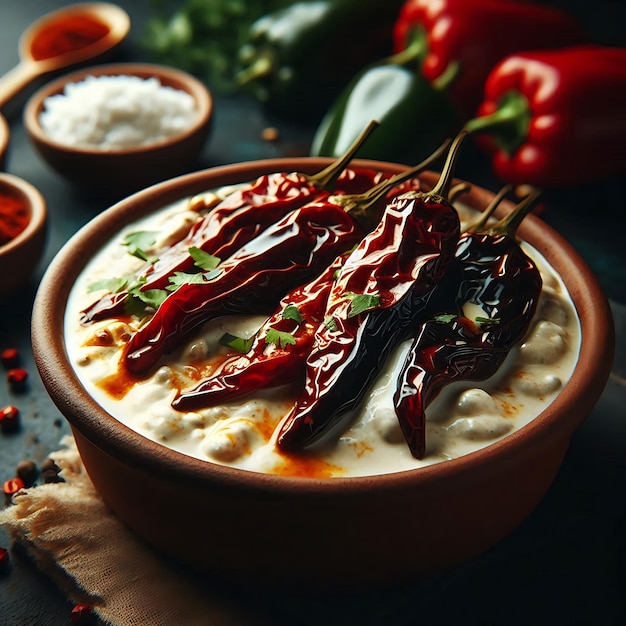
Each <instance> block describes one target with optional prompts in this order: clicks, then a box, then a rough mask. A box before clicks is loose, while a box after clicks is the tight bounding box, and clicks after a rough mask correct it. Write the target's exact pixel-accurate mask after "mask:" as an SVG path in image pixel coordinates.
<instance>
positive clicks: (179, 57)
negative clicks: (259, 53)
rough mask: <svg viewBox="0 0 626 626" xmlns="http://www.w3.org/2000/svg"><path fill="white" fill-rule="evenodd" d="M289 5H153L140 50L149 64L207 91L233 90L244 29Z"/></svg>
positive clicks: (247, 0)
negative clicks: (197, 81) (178, 72)
mask: <svg viewBox="0 0 626 626" xmlns="http://www.w3.org/2000/svg"><path fill="white" fill-rule="evenodd" d="M288 4H290V0H265V1H262V0H186V2H184V3H183V4H182V5H181V3H180V2H175V1H174V0H153V2H152V6H153V10H154V16H153V17H152V18H150V19H149V20H148V22H147V24H146V29H145V32H144V33H143V35H142V37H141V39H140V45H141V47H142V48H143V49H144V51H145V52H146V53H148V54H149V55H150V56H151V57H152V58H153V59H154V60H155V61H158V62H161V63H165V64H167V65H172V66H174V67H178V68H180V69H183V70H186V71H188V72H190V73H192V74H194V75H196V76H197V77H199V78H201V79H203V80H205V81H206V82H207V83H208V84H209V85H210V87H211V88H212V89H215V90H216V91H221V92H224V93H227V92H231V91H234V90H235V88H236V85H235V83H234V75H235V71H236V70H235V66H236V62H237V54H238V50H239V48H240V47H241V46H242V45H243V43H244V41H245V38H246V37H247V34H248V29H249V27H250V25H251V24H252V23H253V22H254V21H255V20H256V19H258V18H259V17H260V16H261V15H264V14H265V13H267V12H269V11H273V10H275V9H279V8H281V7H284V6H287V5H288Z"/></svg>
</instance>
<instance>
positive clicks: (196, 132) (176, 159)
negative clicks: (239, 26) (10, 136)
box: [24, 63, 213, 197]
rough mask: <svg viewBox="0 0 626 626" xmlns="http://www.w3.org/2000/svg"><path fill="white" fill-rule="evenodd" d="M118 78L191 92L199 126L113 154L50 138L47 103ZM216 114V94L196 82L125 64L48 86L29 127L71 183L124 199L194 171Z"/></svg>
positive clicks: (27, 113) (32, 107) (31, 109)
mask: <svg viewBox="0 0 626 626" xmlns="http://www.w3.org/2000/svg"><path fill="white" fill-rule="evenodd" d="M117 75H130V76H138V77H140V78H142V79H147V78H151V77H156V78H158V79H159V81H160V83H161V84H162V85H163V86H167V87H172V88H174V89H179V90H182V91H185V92H187V93H188V94H190V95H191V96H192V97H193V99H194V100H195V103H196V108H197V113H198V115H197V118H196V120H195V122H194V123H193V124H192V125H191V126H190V127H189V128H188V129H186V130H184V131H182V132H180V133H178V134H176V135H173V136H171V137H169V138H167V139H163V140H160V141H157V142H154V143H151V144H149V145H144V146H139V147H125V148H115V149H110V150H107V149H101V148H99V147H81V146H76V145H67V144H64V143H61V142H59V141H55V140H53V139H51V138H50V137H49V136H48V135H47V134H46V133H45V131H44V130H43V128H42V126H41V123H40V115H41V113H42V111H43V110H44V107H45V102H46V99H47V98H49V97H51V96H53V95H57V94H61V93H63V92H64V89H65V87H66V85H67V84H68V83H77V82H81V81H83V80H85V79H86V78H87V77H88V76H94V77H100V76H117ZM212 112H213V99H212V96H211V94H210V92H209V91H208V90H207V88H206V87H205V86H204V85H203V84H202V83H201V82H200V81H199V80H197V79H196V78H194V77H193V76H191V75H189V74H187V73H185V72H182V71H180V70H176V69H172V68H169V67H164V66H159V65H152V64H133V63H120V64H115V65H103V66H97V67H91V68H86V69H82V70H79V71H76V72H73V73H71V74H68V75H65V76H63V77H62V78H59V79H57V80H55V81H53V82H51V83H49V84H47V85H45V86H44V87H42V88H41V89H40V90H39V91H37V92H36V93H35V94H34V95H33V96H32V97H31V98H30V99H29V101H28V102H27V104H26V107H25V110H24V125H25V127H26V131H27V133H28V136H29V138H30V139H31V141H32V143H33V145H34V146H35V148H36V149H37V151H38V152H39V153H40V155H41V156H42V157H43V158H44V160H45V161H46V162H47V163H48V164H49V165H50V166H51V167H52V168H53V169H54V170H56V171H57V172H58V173H59V174H61V175H62V176H63V177H65V178H66V179H67V180H68V181H70V182H72V183H73V184H75V185H76V186H79V187H81V188H84V189H87V190H89V189H91V190H94V191H97V192H99V191H110V192H112V193H115V194H120V193H129V192H132V191H136V190H138V189H141V188H143V187H145V186H148V185H150V184H152V183H155V182H157V181H161V180H164V179H166V178H170V177H172V176H176V175H178V174H181V173H184V172H187V171H189V169H190V168H192V166H193V164H194V162H195V160H196V159H197V157H198V155H199V153H200V151H201V150H202V148H203V146H204V144H205V142H206V139H207V136H208V133H209V130H210V125H211V119H212ZM118 197H119V195H118Z"/></svg>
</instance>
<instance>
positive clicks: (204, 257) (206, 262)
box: [189, 246, 220, 271]
mask: <svg viewBox="0 0 626 626" xmlns="http://www.w3.org/2000/svg"><path fill="white" fill-rule="evenodd" d="M189 254H190V256H191V258H192V259H193V260H194V265H196V266H197V267H199V268H200V269H202V270H205V271H209V270H213V269H215V268H216V267H217V266H218V265H219V263H220V259H219V258H218V257H216V256H213V255H212V254H209V253H208V252H205V251H204V250H201V249H200V248H198V247H196V246H192V247H191V248H189Z"/></svg>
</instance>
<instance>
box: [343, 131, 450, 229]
mask: <svg viewBox="0 0 626 626" xmlns="http://www.w3.org/2000/svg"><path fill="white" fill-rule="evenodd" d="M449 145H450V140H449V139H447V140H446V141H444V143H443V144H441V146H439V148H437V149H436V150H435V151H434V152H433V153H432V154H431V155H430V156H429V157H427V158H426V159H424V160H423V161H422V162H421V163H419V164H418V165H416V166H414V167H412V168H410V169H408V170H406V171H404V172H400V173H399V174H396V175H395V176H393V177H391V178H389V179H387V180H384V181H383V182H380V183H378V185H374V187H372V188H371V189H368V190H367V191H366V192H365V193H361V194H353V195H338V196H333V198H332V201H333V202H335V203H336V204H338V205H339V206H342V207H343V208H344V210H345V211H348V212H353V213H352V216H353V217H354V219H355V220H356V221H357V222H359V223H361V225H362V226H363V227H364V228H366V230H367V228H368V227H369V222H370V219H371V216H368V215H367V211H368V209H369V208H370V207H371V206H372V205H373V204H375V203H376V202H377V201H378V200H380V198H381V197H382V196H384V195H385V194H386V193H387V192H388V191H389V190H390V189H392V188H393V187H395V186H396V185H398V184H399V183H401V182H404V181H405V180H407V179H409V178H411V177H412V176H415V175H417V174H419V173H420V172H423V171H424V170H425V169H426V168H428V167H429V166H430V165H432V164H433V163H434V162H435V161H436V160H437V159H439V158H440V157H441V156H443V155H444V154H445V152H446V150H447V149H448V147H449ZM368 217H370V219H368Z"/></svg>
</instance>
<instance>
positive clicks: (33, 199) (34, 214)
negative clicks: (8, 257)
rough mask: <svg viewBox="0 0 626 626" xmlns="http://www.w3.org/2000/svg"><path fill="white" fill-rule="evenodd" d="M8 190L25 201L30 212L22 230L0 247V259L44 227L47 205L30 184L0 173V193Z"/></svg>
mask: <svg viewBox="0 0 626 626" xmlns="http://www.w3.org/2000/svg"><path fill="white" fill-rule="evenodd" d="M3 189H10V190H11V191H12V192H13V193H17V194H18V195H19V196H20V197H21V198H22V199H23V200H25V201H26V203H27V204H28V207H29V210H30V219H29V220H28V224H27V225H26V227H25V228H24V230H23V231H22V232H21V233H19V234H18V235H17V236H16V237H13V239H11V240H10V241H7V242H6V243H5V244H4V245H0V258H2V256H3V255H5V254H7V253H9V252H10V251H11V250H14V249H16V248H19V247H20V246H21V245H22V244H24V243H26V242H27V241H28V240H29V239H31V238H32V237H33V235H36V234H37V233H38V232H40V231H41V229H42V228H43V227H44V226H45V223H46V219H47V213H48V209H47V205H46V201H45V199H44V197H43V195H42V194H41V192H40V191H39V190H38V189H37V188H36V187H35V186H34V185H33V184H31V183H29V182H28V181H26V180H24V179H23V178H20V177H19V176H15V174H8V173H6V172H0V191H2V190H3Z"/></svg>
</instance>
